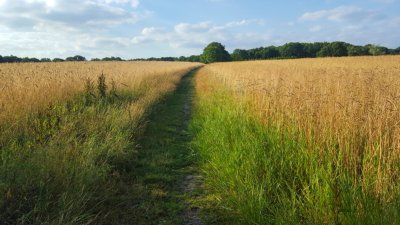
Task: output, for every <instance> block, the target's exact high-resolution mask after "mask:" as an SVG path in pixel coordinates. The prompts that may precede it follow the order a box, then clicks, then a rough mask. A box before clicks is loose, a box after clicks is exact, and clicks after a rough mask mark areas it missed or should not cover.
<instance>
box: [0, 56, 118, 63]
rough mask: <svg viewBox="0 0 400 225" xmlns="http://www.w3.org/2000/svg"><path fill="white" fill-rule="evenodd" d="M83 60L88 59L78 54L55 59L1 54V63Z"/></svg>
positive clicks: (110, 58)
mask: <svg viewBox="0 0 400 225" xmlns="http://www.w3.org/2000/svg"><path fill="white" fill-rule="evenodd" d="M82 61H87V59H86V58H85V57H83V56H80V55H76V56H71V57H67V58H65V59H62V58H54V59H50V58H41V59H38V58H29V57H24V58H20V57H17V56H14V55H11V56H1V55H0V63H19V62H35V63H36V62H82ZM91 61H124V60H123V59H122V58H120V57H114V56H112V57H105V58H102V59H99V58H94V59H91Z"/></svg>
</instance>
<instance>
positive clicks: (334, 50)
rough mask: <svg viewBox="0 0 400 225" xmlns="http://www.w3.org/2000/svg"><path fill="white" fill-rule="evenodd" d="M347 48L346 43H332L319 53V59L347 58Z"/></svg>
mask: <svg viewBox="0 0 400 225" xmlns="http://www.w3.org/2000/svg"><path fill="white" fill-rule="evenodd" d="M347 46H348V44H347V43H345V42H340V41H337V42H332V43H329V44H327V45H325V46H324V47H323V48H322V49H321V50H320V51H319V52H318V53H317V56H318V57H340V56H347V55H348V53H347Z"/></svg>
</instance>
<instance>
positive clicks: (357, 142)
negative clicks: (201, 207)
mask: <svg viewBox="0 0 400 225" xmlns="http://www.w3.org/2000/svg"><path fill="white" fill-rule="evenodd" d="M399 62H400V58H399V57H358V58H340V59H301V60H282V61H267V62H263V61H256V62H242V63H224V64H212V65H209V66H207V67H205V68H203V69H202V70H201V72H200V73H199V75H198V77H197V92H198V96H199V97H198V106H197V114H196V116H195V119H194V127H195V131H196V132H197V133H198V135H197V137H196V138H195V142H194V143H195V145H196V146H197V148H199V149H200V152H201V154H202V156H203V158H204V163H203V170H204V173H205V174H206V176H205V177H206V184H207V186H208V190H209V192H210V197H211V198H214V199H216V200H217V201H218V205H217V206H216V208H219V209H221V210H222V211H223V212H224V214H225V215H226V212H230V215H233V216H231V219H233V220H232V221H233V222H232V221H231V222H230V223H236V224H398V223H400V215H399V210H400V189H399V185H398V184H399V181H400V180H399V176H398V174H399V172H400V171H399V169H400V160H399V159H400V158H399V154H398V153H399V150H400V147H399V146H400V145H399V143H400V133H399V131H400V124H399V123H398V121H400V112H399V109H398V106H399V105H400V98H399V96H400V91H399V90H400V89H399V88H398V87H399V86H400V77H399V76H398V75H399V74H400V73H399V72H400V67H399V66H398V65H399ZM219 90H224V91H222V92H221V91H219Z"/></svg>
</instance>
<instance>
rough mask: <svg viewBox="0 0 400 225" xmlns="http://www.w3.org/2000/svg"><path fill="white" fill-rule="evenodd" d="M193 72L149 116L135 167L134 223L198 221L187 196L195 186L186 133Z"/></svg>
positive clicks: (191, 222)
mask: <svg viewBox="0 0 400 225" xmlns="http://www.w3.org/2000/svg"><path fill="white" fill-rule="evenodd" d="M194 74H195V71H193V72H191V73H189V74H188V75H186V76H185V77H183V78H182V80H181V83H180V84H179V86H178V88H177V90H176V91H175V92H174V93H172V94H171V95H170V96H168V97H167V99H166V100H165V101H164V102H163V103H161V104H160V106H158V107H157V109H156V110H155V112H154V113H153V114H152V115H151V116H150V120H149V121H150V122H149V123H148V124H147V129H146V131H145V133H144V135H143V137H142V139H141V140H139V145H140V148H139V158H138V163H137V164H136V166H135V169H134V171H135V179H136V181H135V183H136V185H135V186H136V190H137V191H139V192H140V193H141V197H140V199H137V201H136V205H135V206H134V207H135V210H134V211H135V214H136V218H135V219H134V220H135V221H134V224H174V225H176V224H193V225H197V224H201V222H200V220H199V218H198V212H197V210H195V209H191V208H190V206H189V203H187V199H188V198H190V195H192V194H193V192H194V191H195V189H196V186H197V183H198V179H197V176H196V175H195V171H196V170H195V168H194V167H193V165H194V163H195V157H194V155H193V152H192V151H191V149H190V147H189V142H190V135H189V133H188V132H187V126H188V121H189V119H190V109H191V104H192V101H191V100H192V94H193V81H192V80H193V76H194Z"/></svg>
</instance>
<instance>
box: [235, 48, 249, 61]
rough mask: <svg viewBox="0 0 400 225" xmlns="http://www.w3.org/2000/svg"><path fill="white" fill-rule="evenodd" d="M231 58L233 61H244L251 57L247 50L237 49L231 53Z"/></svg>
mask: <svg viewBox="0 0 400 225" xmlns="http://www.w3.org/2000/svg"><path fill="white" fill-rule="evenodd" d="M231 58H232V60H233V61H244V60H248V59H249V54H248V52H247V51H246V50H242V49H235V51H233V53H232V54H231Z"/></svg>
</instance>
